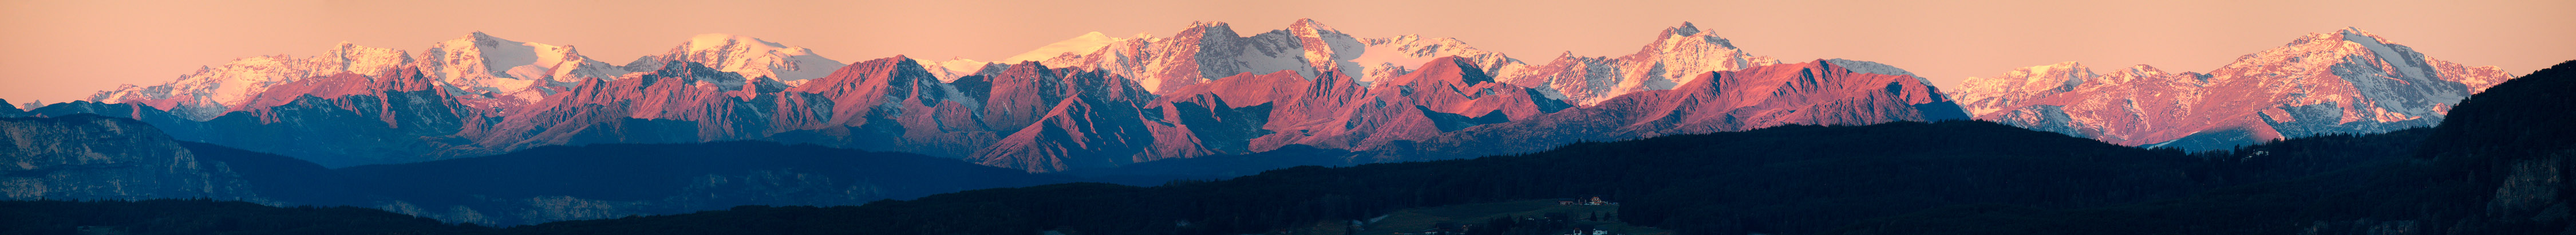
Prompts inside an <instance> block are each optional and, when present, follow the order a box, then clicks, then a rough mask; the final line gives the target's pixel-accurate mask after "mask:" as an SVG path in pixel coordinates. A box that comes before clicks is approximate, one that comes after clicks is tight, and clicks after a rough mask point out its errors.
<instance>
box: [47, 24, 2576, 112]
mask: <svg viewBox="0 0 2576 235" xmlns="http://www.w3.org/2000/svg"><path fill="white" fill-rule="evenodd" d="M2567 9H2576V1H2565V0H2540V1H2474V0H2472V1H2238V0H2223V1H2196V0H2193V1H2138V2H2131V3H2121V2H2109V1H2103V2H2096V1H2056V0H2034V1H1956V2H1953V1H1385V0H1358V1H1344V0H1304V1H1206V0H1179V1H1105V2H1071V1H1064V2H1033V1H975V0H960V1H943V0H929V1H922V0H913V1H728V2H715V1H660V0H645V1H625V0H618V1H607V0H574V1H559V0H502V1H482V0H466V1H418V2H392V1H238V2H232V1H227V2H225V3H213V2H211V1H202V2H201V1H170V2H162V1H118V0H72V1H57V0H7V1H0V32H9V34H8V35H6V36H0V99H8V100H10V101H11V102H26V101H27V100H30V99H41V100H44V101H46V102H65V101H71V100H73V99H80V98H82V97H85V96H87V95H89V94H91V93H94V92H97V91H98V90H104V89H110V88H114V87H115V86H116V85H117V84H138V85H149V84H159V83H163V82H168V81H170V80H172V79H175V78H177V77H178V76H179V75H184V74H186V73H189V72H192V71H195V70H196V69H197V68H198V67H200V66H213V65H221V64H223V63H224V62H226V61H230V60H233V59H236V58H241V57H248V56H256V55H275V54H288V55H295V56H299V57H301V56H311V55H316V54H321V53H322V52H323V51H324V50H327V49H329V48H330V47H331V46H332V45H334V44H335V43H338V42H341V41H349V42H353V43H357V44H359V45H365V46H372V47H386V48H394V49H402V50H407V51H411V52H412V53H414V56H418V53H420V51H421V50H424V49H426V48H428V47H429V45H430V44H431V43H434V42H438V41H443V40H447V39H453V38H458V37H463V36H464V35H466V34H467V33H469V32H474V31H482V32H486V33H489V34H492V35H494V36H498V37H501V38H506V39H511V40H515V41H523V42H538V43H548V44H555V45H574V46H578V48H580V50H581V52H582V53H583V54H585V55H589V56H591V57H592V58H594V59H598V60H601V61H608V62H611V63H625V62H627V61H632V60H634V58H635V57H637V56H642V55H645V54H648V53H659V52H663V51H667V50H669V49H670V48H671V47H673V46H676V45H677V44H679V43H680V42H681V41H684V40H686V39H688V37H689V36H691V35H696V34H700V33H732V34H740V35H746V36H753V37H759V38H763V39H767V40H769V41H772V42H778V43H783V44H787V45H791V46H803V47H806V48H812V49H813V50H814V51H815V52H816V53H818V54H822V55H824V56H827V57H831V58H834V59H838V60H841V61H845V62H848V61H864V60H867V59H871V58H880V57H887V56H893V55H896V54H904V55H910V56H912V57H914V58H921V59H947V58H968V59H977V60H995V59H1001V58H1004V57H1008V56H1011V55H1014V54H1018V53H1020V52H1025V51H1028V50H1030V49H1034V48H1037V47H1038V46H1043V45H1046V44H1047V43H1050V42H1055V41H1059V40H1063V39H1066V38H1070V37H1074V36H1077V35H1082V34H1083V33H1086V32H1093V31H1099V32H1103V33H1106V34H1108V35H1110V36H1113V37H1125V36H1128V35H1133V34H1136V33H1152V34H1155V35H1158V36H1168V35H1170V34H1172V33H1174V32H1178V31H1179V30H1181V27H1183V26H1186V25H1188V24H1189V23H1190V22H1191V21H1223V22H1228V23H1232V24H1233V25H1234V28H1235V29H1236V30H1237V31H1243V33H1244V34H1247V35H1248V34H1252V33H1259V32H1263V31H1268V30H1273V29H1279V28H1284V27H1286V26H1287V25H1288V24H1289V23H1290V22H1291V21H1293V20H1295V19H1298V18H1313V19H1316V20H1317V21H1319V22H1322V23H1324V24H1326V25H1330V26H1333V27H1334V28H1337V29H1340V30H1341V31H1342V32H1344V33H1349V34H1351V35H1353V36H1358V37H1363V38H1370V37H1386V36H1393V35H1399V34H1420V35H1423V36H1427V37H1454V38H1459V39H1460V40H1464V41H1466V42H1468V43H1469V44H1472V45H1475V46H1476V47H1478V48H1482V49H1485V50H1489V51H1497V52H1503V53H1507V54H1510V55H1513V56H1514V57H1516V58H1522V59H1523V60H1524V61H1527V62H1529V63H1532V64H1538V63H1546V62H1547V61H1545V60H1546V59H1550V58H1552V57H1554V56H1555V55H1556V54H1558V53H1562V52H1565V51H1572V52H1574V53H1575V54H1577V55H1584V56H1614V55H1623V54H1629V53H1634V52H1636V51H1637V49H1638V48H1639V47H1640V46H1643V45H1645V44H1646V43H1647V42H1648V41H1651V40H1653V39H1654V38H1653V36H1654V34H1655V33H1656V32H1658V31H1660V30H1662V29H1663V28H1667V27H1673V26H1677V25H1680V23H1681V22H1684V21H1689V22H1694V23H1696V25H1698V26H1699V27H1700V28H1701V29H1703V30H1707V31H1712V32H1716V33H1718V35H1721V36H1724V37H1727V38H1729V39H1732V40H1734V43H1735V45H1736V46H1738V47H1742V48H1743V49H1744V50H1745V51H1746V52H1749V53H1752V54H1755V55H1767V56H1773V57H1777V58H1779V59H1782V60H1786V61H1791V62H1796V61H1804V60H1812V59H1819V58H1848V59H1856V60H1868V61H1878V62H1882V63H1886V64H1889V65H1894V66H1897V67H1899V68H1904V69H1906V70H1909V71H1912V72H1914V73H1916V74H1919V75H1923V76H1926V77H1927V78H1930V79H1931V80H1933V81H1934V82H1936V83H1938V85H1941V86H1943V87H1945V88H1946V87H1952V86H1953V85H1955V84H1957V83H1959V81H1960V80H1963V79H1965V78H1967V77H1985V76H1995V75H1999V74H2003V73H2004V72H2005V71H2009V70H2011V69H2013V68H2016V67H2023V66H2033V65H2044V64H2051V63H2056V62H2061V61H2082V62H2084V63H2086V64H2087V65H2092V66H2097V67H2119V66H2126V65H2131V64H2149V65H2155V66H2157V67H2160V68H2163V69H2165V70H2166V71H2174V72H2180V71H2207V70H2209V69H2212V68H2216V67H2218V66H2220V65H2223V64H2225V63H2227V62H2229V61H2231V60H2233V59H2235V58H2236V57H2237V56H2240V55H2245V54H2249V53H2253V52H2256V51H2260V50H2263V49H2265V48H2271V47H2276V46H2280V45H2282V44H2284V43H2288V42H2289V41H2290V40H2291V39H2293V38H2296V37H2299V36H2301V35H2304V34H2308V33H2318V32H2332V31H2334V30H2336V29H2342V28H2344V27H2359V28H2361V29H2363V30H2367V31H2370V32H2372V33H2376V34H2379V35H2381V36H2385V37H2388V38H2390V39H2391V41H2393V42H2395V43H2399V44H2405V45H2407V46H2410V47H2414V48H2415V49H2416V50H2417V51H2420V52H2424V53H2425V54H2427V55H2430V56H2431V57H2433V58H2436V59H2441V60H2448V61H2452V62H2457V63H2462V64H2466V65H2470V66H2488V65H2493V66H2501V67H2503V68H2504V69H2505V70H2506V71H2508V72H2511V73H2514V74H2523V73H2528V72H2530V71H2531V70H2536V69H2540V68H2542V67H2545V66H2548V65H2551V64H2556V63H2558V62H2560V61H2565V60H2569V59H2576V43H2571V42H2570V39H2576V14H2566V13H2565V12H2564V11H2565V10H2567ZM1953 89H1955V88H1953Z"/></svg>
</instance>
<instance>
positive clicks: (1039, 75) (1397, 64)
mask: <svg viewBox="0 0 2576 235" xmlns="http://www.w3.org/2000/svg"><path fill="white" fill-rule="evenodd" d="M1235 32H1236V31H1235V30H1234V29H1233V28H1231V26H1230V25H1229V24H1226V23H1222V22H1197V23H1192V24H1190V25H1188V26H1186V27H1184V28H1183V29H1182V30H1180V31H1179V32H1177V33H1174V34H1173V35H1171V36H1155V35H1147V34H1140V35H1136V36H1134V37H1129V38H1110V37H1106V36H1102V35H1100V34H1097V33H1093V34H1086V35H1082V36H1080V37H1075V38H1073V39H1070V40H1067V41H1063V42H1057V43H1054V44H1050V45H1047V46H1045V47H1041V48H1039V49H1038V50H1034V51H1032V52H1030V53H1029V54H1023V55H1021V56H1014V57H1013V58H1015V59H1017V60H1022V61H1014V62H1008V63H994V62H978V61H972V60H962V59H961V60H949V61H918V60H914V59H912V58H909V57H906V56H894V57H887V58H879V59H870V60H865V61H860V62H856V63H850V64H846V65H844V64H841V63H840V62H838V61H837V60H833V59H829V58H824V57H822V56H820V55H815V54H813V53H812V51H811V50H808V49H804V48H801V47H793V46H786V45H784V44H780V43H775V42H769V41H765V40H761V39H757V38H750V37H744V36H736V35H724V34H709V35H700V36H697V37H694V38H691V39H690V40H687V41H684V42H683V43H681V45H679V46H675V47H673V49H671V50H670V52H669V53H665V54H660V55H652V56H644V57H642V58H638V59H636V60H634V62H630V63H627V64H625V65H609V64H607V63H604V62H599V61H597V60H593V59H590V58H588V57H584V56H581V55H580V54H579V53H578V52H576V51H574V50H573V49H572V47H571V46H554V45H550V44H541V43H526V42H516V41H509V40H504V39H500V38H497V37H493V36H491V35H486V34H482V33H473V34H470V35H467V36H466V37H463V38H458V39H454V40H448V41H445V42H440V43H436V44H433V46H432V47H431V48H430V49H427V50H424V51H425V52H427V53H423V55H425V56H424V58H426V59H417V60H416V59H413V57H412V56H411V53H410V52H407V51H403V50H394V49H382V48H370V47H364V46H357V45H350V44H346V43H343V44H342V45H339V46H338V47H335V48H334V49H332V50H329V51H327V52H326V53H325V54H324V55H321V56H311V57H300V58H299V57H291V56H284V55H279V56H265V57H252V58H245V59H242V60H237V61H234V62H233V63H229V64H226V65H224V66H222V67H210V68H208V69H201V70H200V71H199V72H198V73H195V74H191V75H188V76H183V77H181V78H180V79H179V80H177V81H173V82H171V83H167V84H161V85H153V86H126V87H120V88H117V89H113V90H109V91H103V92H101V93H100V94H99V95H96V96H94V97H92V98H91V100H88V101H76V102H72V103H64V104H56V105H50V106H47V107H42V108H33V110H31V111H30V112H31V113H33V114H34V115H50V116H60V115H67V114H72V113H99V114H102V115H108V116H115V117H124V118H132V119H137V120H143V121H145V122H147V123H152V124H153V125H156V126H161V127H162V128H163V129H165V130H168V131H167V132H168V133H170V135H172V136H173V137H175V138H178V139H181V140H187V141H203V142H207V143H213V144H219V145H225V146H233V147H238V148H243V149H247V150H252V151H259V152H270V153H279V154H283V155H287V156H292V157H296V158H300V159H306V160H309V161H313V162H316V163H320V164H322V165H324V166H328V167H345V166H355V165H367V164H389V163H407V162H420V161H430V160H439V159H452V158H462V157H472V156H481V155H491V154H498V153H504V152H508V151H513V150H521V149H528V148H534V147H539V146H550V145H581V144H592V143H696V142H711V141H726V140H766V141H778V142H787V143H805V144H817V145H823V146H830V147H840V148H856V149H869V150H879V151H900V152H913V153H921V154H925V155H931V156H938V157H948V158H958V159H964V160H966V161H969V162H976V163H980V164H985V165H991V166H1000V167H1008V168H1014V169H1022V170H1026V171H1030V172H1055V171H1065V170H1074V169H1085V168H1106V167H1115V166H1119V165H1124V164H1131V163H1137V162H1148V161H1156V160H1163V159H1176V158H1192V157H1199V156H1208V155H1220V154H1249V153H1257V152H1262V151H1268V150H1273V149H1278V148H1282V147H1285V146H1290V145H1302V146H1311V147H1318V148H1325V149H1337V150H1343V151H1354V152H1361V153H1364V154H1360V155H1361V156H1364V157H1361V159H1356V160H1355V161H1354V162H1380V161H1409V160H1428V159H1447V158H1459V157H1473V156H1483V155H1491V154H1512V153H1521V152H1530V151H1537V150H1543V149H1546V148H1548V147H1552V146H1558V145H1563V144H1569V143H1575V142H1583V141H1611V140H1621V139H1635V138H1644V137H1652V136H1660V135H1671V134H1691V133H1707V132H1717V131H1737V130H1748V129H1756V128H1762V127H1769V126H1778V125H1786V124H1807V125H1863V124H1872V123H1883V122H1890V121H1937V120H1949V119H1967V118H1975V119H1982V120H1994V121H1998V122H2002V123H2007V124H2012V125H2016V126H2023V127H2027V128H2033V129H2040V130H2049V131H2052V132H2058V133H2064V134H2069V135H2075V136H2082V137H2088V138H2095V139H2100V140H2104V141H2106V142H2112V143H2118V144H2124V145H2139V146H2150V147H2177V148H2185V149H2191V150H2208V149H2223V148H2227V147H2229V146H2236V145H2244V144H2252V143H2260V142H2263V141H2270V140H2275V139H2280V138H2284V137H2297V136H2310V135H2318V134H2331V133H2369V132H2383V131H2388V130H2394V129H2398V128H2405V127H2418V126H2425V125H2430V123H2434V122H2437V121H2438V116H2439V115H2438V114H2439V113H2441V112H2442V111H2447V110H2448V108H2447V107H2448V106H2450V105H2451V104H2454V103H2456V102H2457V100H2458V99H2460V98H2462V97H2465V96H2466V95H2467V94H2471V93H2474V92H2475V91H2477V89H2481V88H2483V87H2485V86H2489V85H2492V84H2494V83H2496V82H2499V81H2501V80H2503V79H2505V77H2506V76H2505V74H2503V73H2502V72H2497V71H2498V70H2497V69H2495V68H2493V67H2463V66H2459V65H2456V64H2451V63H2448V62H2442V61H2438V60H2432V59H2429V58H2427V57H2424V56H2422V55H2421V54H2420V53H2416V52H2414V51H2413V50H2411V49H2407V48H2406V47H2404V46H2400V45H2395V44H2393V43H2385V42H2386V40H2385V39H2384V38H2380V37H2378V36H2376V35H2368V34H2367V33H2366V32H2361V31H2358V30H2345V31H2342V32H2338V33H2331V34H2317V35H2311V36H2308V37H2303V38H2302V39H2300V40H2298V41H2297V42H2294V43H2292V44H2290V45H2287V46H2284V47H2281V48H2275V49H2271V50H2266V51H2264V52H2261V53H2257V54H2255V55H2248V56H2246V57H2244V58H2240V59H2239V62H2238V63H2235V64H2231V65H2230V66H2228V67H2225V68H2222V69H2221V70H2218V71H2214V72H2212V73H2208V74H2203V73H2175V74H2167V73H2164V72H2162V71H2158V70H2155V69H2153V68H2152V67H2143V66H2141V67H2138V68H2137V69H2133V70H2131V71H2129V72H2123V73H2114V75H2107V76H2103V75H2096V74H2094V73H2092V72H2090V71H2089V69H2088V68H2084V67H2081V66H2080V64H2067V65H2066V66H2063V67H2064V68H2059V67H2057V66H2042V67H2034V68H2025V69H2022V71H2018V72H2015V73H2010V74H2007V75H2008V76H2004V77H1997V78H1976V79H1972V80H1971V81H1970V85H1969V86H1968V88H1967V89H1962V91H1955V93H1956V94H1951V93H1944V92H1943V91H1942V90H1941V89H1938V88H1936V87H1933V86H1932V84H1930V83H1929V82H1928V81H1927V80H1925V79H1923V78H1921V77H1919V76H1916V75H1914V74H1912V73H1910V72H1907V71H1905V70H1903V69H1898V68H1896V67H1895V66H1889V65H1885V64H1880V63H1875V62H1868V61H1858V60H1845V59H1822V60H1812V61H1804V62H1784V61H1779V60H1776V59H1771V58H1770V57H1764V56H1754V55H1750V54H1747V53H1746V52H1744V51H1743V50H1742V49H1739V48H1738V47H1736V45H1734V44H1732V43H1731V42H1729V41H1728V40H1727V39H1725V38H1721V37H1718V36H1717V35H1714V34H1711V33H1709V32H1706V31H1703V30H1700V29H1698V28H1697V27H1695V26H1693V25H1691V24H1689V23H1683V24H1681V25H1679V26H1675V27H1671V28H1667V29H1664V30H1662V31H1660V32H1657V33H1656V34H1655V36H1654V38H1653V39H1654V40H1652V41H1648V42H1647V43H1646V45H1645V46H1643V47H1641V48H1640V50H1639V51H1638V52H1636V53H1635V54H1630V55H1624V56H1618V57H1580V56H1574V55H1572V54H1570V53H1569V54H1565V55H1561V56H1558V58H1556V59H1554V60H1552V61H1550V62H1548V63H1544V64H1529V63H1524V62H1521V61H1520V60H1518V59H1513V58H1512V57H1510V56H1507V55H1503V54H1501V53H1495V52H1489V51H1483V50H1478V49H1475V48H1474V47H1472V46H1468V45H1467V44H1466V43H1465V42H1463V41H1460V40H1457V39H1450V38H1425V37H1421V36H1416V35H1399V36H1393V37H1383V38H1361V37H1354V36H1351V35H1349V34H1344V33H1341V32H1340V31H1338V30H1335V29H1333V28H1332V27H1329V26H1325V25H1323V24H1321V23H1317V22H1315V21H1313V20H1298V21H1296V22H1292V23H1291V24H1289V25H1288V26H1287V27H1286V28H1284V29H1280V30H1271V31H1267V32H1263V33H1259V34H1254V35H1251V36H1243V35H1238V34H1236V33H1235ZM326 120H327V121H326Z"/></svg>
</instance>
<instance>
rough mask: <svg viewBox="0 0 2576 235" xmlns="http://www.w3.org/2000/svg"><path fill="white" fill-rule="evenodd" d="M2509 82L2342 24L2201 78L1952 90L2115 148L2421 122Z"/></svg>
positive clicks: (2197, 146) (2062, 70) (2096, 78)
mask: <svg viewBox="0 0 2576 235" xmlns="http://www.w3.org/2000/svg"><path fill="white" fill-rule="evenodd" d="M2512 78H2513V77H2512V76H2509V75H2507V74H2505V73H2504V70H2502V69H2498V68H2496V67H2494V66H2485V67H2469V66H2463V65H2460V64H2457V63H2451V62H2448V61H2442V60H2436V59H2433V58H2432V57H2430V56H2425V55H2424V54H2423V53H2420V52H2416V51H2415V50H2414V49H2413V48H2408V47H2406V46H2405V45H2398V44H2397V43H2396V42H2393V41H2389V40H2388V38H2387V37H2381V36H2379V35H2376V34H2371V33H2369V32H2364V31H2361V30H2360V29H2344V30H2340V31H2336V32H2331V33H2316V34H2309V35H2307V36H2303V37H2299V38H2297V39H2294V40H2291V41H2290V43H2289V44H2286V45H2282V46H2281V47H2277V48H2272V49H2266V50H2263V51H2261V52H2255V53H2253V54H2246V55H2245V56H2242V57H2237V59H2236V61H2235V62H2232V63H2228V64H2227V65H2226V66H2221V67H2219V68H2218V69H2216V70H2212V71H2209V72H2207V73H2200V72H2180V73H2175V72H2166V71H2164V70H2160V69H2157V68H2156V67H2153V66H2147V65H2137V66H2130V67H2127V68H2119V69H2113V70H2112V71H2109V72H2107V73H2104V72H2095V70H2093V68H2092V67H2088V66H2085V65H2084V64H2082V63H2077V62H2065V63H2058V64H2053V65H2042V66H2032V67H2028V68H2020V69H2015V70H2013V71H2012V72H2009V73H2005V74H2004V75H2003V76H1997V77H1980V78H1970V79H1968V81H1967V83H1966V86H1967V87H1966V88H1965V89H1959V91H1958V93H1957V94H1958V97H1959V100H1961V103H1962V104H1963V105H1966V106H1967V108H1968V110H1969V112H1970V113H1972V114H1975V115H1977V119H1982V120H1992V121H1995V122H2002V123H2006V124H2012V125H2015V126H2021V127H2025V128H2031V129H2035V130H2042V131H2050V132H2058V133H2064V134H2068V135H2075V136H2082V137H2088V138H2094V139H2100V140H2102V141H2105V142H2111V143H2115V144H2122V145H2145V146H2170V147H2178V148H2183V149H2189V150H2210V149H2225V148H2232V147H2234V146H2237V145H2245V144H2252V143H2261V142H2264V141H2271V140H2278V139H2282V138H2285V137H2304V136H2316V135H2322V134H2336V133H2378V132H2387V131H2394V130H2398V129H2405V128H2413V127H2425V126H2432V125H2433V124H2436V123H2441V122H2442V115H2443V114H2444V113H2447V112H2449V111H2450V109H2451V106H2454V105H2458V104H2459V102H2460V100H2461V99H2465V98H2468V97H2469V95H2471V94H2476V93H2478V92H2481V91H2485V90H2486V89H2487V87H2490V86H2495V84H2497V83H2502V82H2504V81H2505V80H2506V79H2512Z"/></svg>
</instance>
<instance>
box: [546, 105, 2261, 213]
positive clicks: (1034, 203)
mask: <svg viewBox="0 0 2576 235" xmlns="http://www.w3.org/2000/svg"><path fill="white" fill-rule="evenodd" d="M2216 166H2217V164H2212V163H2209V162H2208V161H2204V160H2200V159H2199V158H2195V157H2191V156H2186V155H2184V154H2182V153H2180V152H2178V151H2150V150H2142V149H2136V148H2129V147H2123V146H2118V145H2111V144H2105V143H2101V142H2098V141H2094V140H2089V139H2080V138H2073V137H2067V136H2064V135H2060V134H2055V133H2048V132H2036V131H2029V130H2023V129H2020V128H2014V127H2010V126H2003V125H1997V124H1992V123H1986V122H1973V121H1956V122H1942V123H1891V124H1881V125H1871V126H1856V127H1818V126H1787V127H1777V128H1769V129H1762V130H1755V131H1747V132H1731V133H1716V134H1704V135H1678V136H1665V137H1658V138H1650V139H1643V140H1633V141H1621V142H1609V143H1584V144H1576V145H1571V146H1566V147H1563V148H1558V149H1556V150H1551V151H1545V152H1540V153H1534V154H1527V155H1518V156H1495V157H1486V158H1477V159H1466V160H1445V161H1432V162H1412V163H1391V164H1368V165H1360V166H1354V167H1342V168H1325V167H1298V168H1289V169H1281V170H1273V171H1268V172H1264V173H1261V174H1258V175H1253V176H1247V177H1242V178H1236V179H1231V180H1222V181H1211V182H1182V183H1174V184H1170V185H1164V186H1159V187H1131V186H1120V185H1110V184H1059V185H1047V186H1038V187H1027V188H1011V189H989V190H975V191H967V192H959V193H951V194H942V195H934V196H929V197H924V198H921V199H919V200H913V201H880V202H875V203H870V204H868V205H865V206H858V207H828V208H811V207H737V208H735V209H733V210H728V211H710V212H703V213H695V214H684V215H671V216H648V217H640V218H626V219H614V220H597V221H567V222H558V223H548V224H542V225H536V226H529V227H519V228H514V229H512V230H511V231H513V232H531V233H618V234H625V233H645V234H710V233H711V234H728V233H740V234H775V233H806V232H813V233H842V232H847V233H861V234H951V233H959V234H1028V233H1037V232H1040V231H1045V230H1064V231H1070V232H1085V233H1113V234H1115V233H1143V234H1239V233H1260V232H1265V231H1270V230H1274V229H1277V228H1282V227H1286V226H1290V225H1299V224H1311V223H1315V222H1318V221H1341V220H1354V219H1364V218H1369V217H1373V216H1377V215H1380V214H1383V213H1386V212H1390V211H1394V210H1397V209H1403V208H1412V207H1422V206H1438V205H1448V204H1459V203H1477V202H1497V201H1511V200H1527V199H1546V198H1569V197H1576V196H1602V197H1604V198H1608V199H1611V200H1614V201H1621V202H1623V203H1625V204H1624V205H1625V206H1623V207H1622V210H1621V213H1622V214H1621V215H1620V218H1623V219H1625V220H1627V221H1628V222H1630V223H1635V224H1644V225H1650V226H1658V227H1663V228H1670V229H1675V230H1678V231H1683V232H1686V233H1737V232H1762V233H1792V234H1799V233H1815V232H1821V231H1825V230H1826V229H1830V228H1834V227H1836V226H1840V225H1844V224H1848V223H1850V222H1852V221H1858V220H1862V219H1869V218H1877V217H1885V216H1893V215H1899V214H1902V213H1907V212H1913V211H1918V210H1923V209H1929V208H1935V207H1940V206H1946V205H1964V204H2007V205H2025V206H2035V207H2043V208H2079V207H2090V206H2105V205H2112V204H2117V203H2126V202H2136V201H2143V200H2153V199H2167V198H2175V197H2179V196H2183V195H2187V194H2189V193H2191V192H2197V191H2200V190H2202V189H2206V188H2210V187H2215V186H2218V185H2226V184H2231V183H2235V182H2233V181H2231V180H2230V179H2226V178H2223V177H2221V175H2220V174H2213V173H2210V172H2208V171H2210V170H2212V169H2215V168H2216ZM776 218H793V219H776Z"/></svg>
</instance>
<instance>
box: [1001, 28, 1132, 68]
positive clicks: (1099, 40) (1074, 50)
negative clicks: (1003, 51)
mask: <svg viewBox="0 0 2576 235" xmlns="http://www.w3.org/2000/svg"><path fill="white" fill-rule="evenodd" d="M1117 41H1118V39H1117V38H1110V37H1109V36H1106V35H1103V34H1101V33H1100V32H1099V31H1092V32H1091V33H1084V34H1082V36H1074V37H1073V38H1070V39H1065V40H1064V41H1056V42H1055V43H1049V44H1047V45H1046V46H1041V47H1038V49H1036V50H1029V52H1024V53H1020V54H1019V55H1014V56H1011V57H1010V58H1005V59H1002V61H1001V62H1008V63H1018V62H1020V61H1046V60H1047V59H1052V58H1055V57H1058V56H1064V55H1065V54H1074V55H1085V54H1091V52H1093V51H1099V50H1100V48H1102V47H1107V46H1109V43H1111V42H1117Z"/></svg>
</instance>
